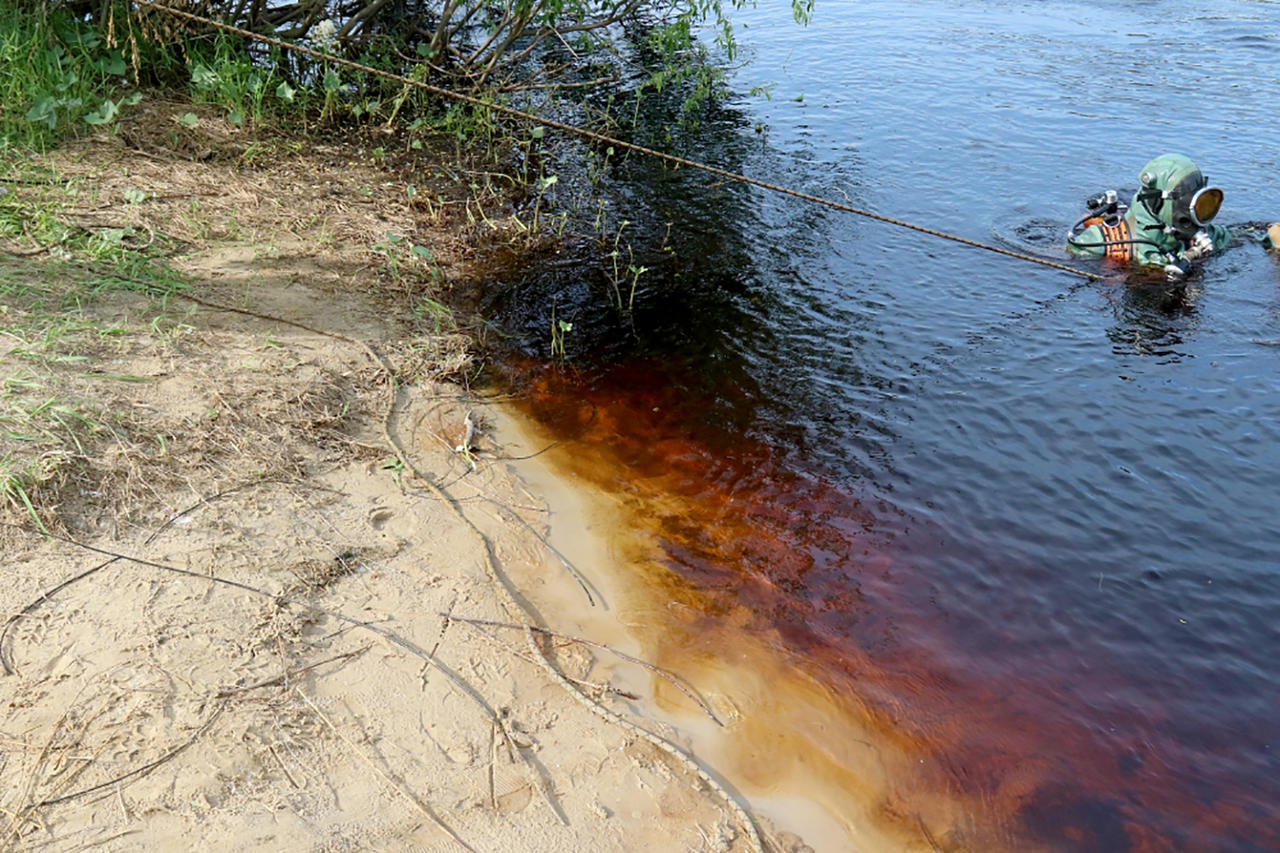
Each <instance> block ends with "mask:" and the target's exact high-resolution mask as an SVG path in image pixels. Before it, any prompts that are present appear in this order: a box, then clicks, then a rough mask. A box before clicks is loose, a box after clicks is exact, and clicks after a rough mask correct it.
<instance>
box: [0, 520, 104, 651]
mask: <svg viewBox="0 0 1280 853" xmlns="http://www.w3.org/2000/svg"><path fill="white" fill-rule="evenodd" d="M19 529H25V528H19ZM119 559H121V558H120V557H112V558H111V559H109V560H106V561H104V562H101V563H99V564H98V565H96V566H92V567H90V568H88V569H85V570H84V571H83V572H80V573H79V574H76V575H72V576H71V577H69V578H67V579H66V580H64V581H63V582H62V583H60V584H58V585H57V586H55V587H51V588H50V589H47V590H45V591H44V592H42V593H40V596H39V597H38V598H36V599H35V601H32V602H31V603H30V604H28V605H27V606H26V607H24V608H22V609H21V610H19V611H18V612H17V613H15V614H13V615H12V616H10V617H9V618H8V619H7V620H6V621H5V623H4V628H3V629H0V669H3V670H4V674H5V675H16V674H17V672H18V671H17V669H15V668H14V666H13V658H12V656H10V654H9V652H8V643H7V641H8V639H9V629H11V628H12V627H13V626H14V625H15V624H17V622H18V621H19V620H21V619H23V618H24V617H27V616H30V615H31V614H32V613H34V612H36V610H38V609H40V605H42V604H44V603H45V602H46V601H48V600H49V599H50V598H52V597H53V596H54V595H56V594H57V593H59V592H61V591H62V590H64V589H66V588H67V587H69V586H71V585H72V584H73V583H75V582H76V581H82V580H84V579H85V578H87V577H89V576H90V575H92V574H94V573H96V572H99V571H101V570H102V569H105V568H106V567H107V566H109V565H111V564H112V563H114V562H116V561H117V560H119Z"/></svg>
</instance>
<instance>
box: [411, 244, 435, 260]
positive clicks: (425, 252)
mask: <svg viewBox="0 0 1280 853" xmlns="http://www.w3.org/2000/svg"><path fill="white" fill-rule="evenodd" d="M413 253H414V254H415V255H417V256H418V257H420V258H422V259H423V260H424V261H429V260H431V258H432V257H433V255H432V254H431V250H430V249H428V248H427V247H426V246H414V247H413Z"/></svg>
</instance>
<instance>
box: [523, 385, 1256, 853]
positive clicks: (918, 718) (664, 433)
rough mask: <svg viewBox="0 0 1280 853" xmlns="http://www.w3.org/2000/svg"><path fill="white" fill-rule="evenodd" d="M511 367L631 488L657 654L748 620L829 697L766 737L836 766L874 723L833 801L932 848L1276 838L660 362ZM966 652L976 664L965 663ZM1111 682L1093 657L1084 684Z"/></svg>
mask: <svg viewBox="0 0 1280 853" xmlns="http://www.w3.org/2000/svg"><path fill="white" fill-rule="evenodd" d="M512 384H515V385H518V386H519V387H521V388H522V389H523V391H524V393H523V395H522V399H523V403H522V406H523V407H524V408H525V409H526V411H527V412H528V414H530V415H531V416H533V417H534V418H535V419H536V420H537V421H538V422H540V423H541V424H543V425H544V426H546V427H547V428H548V429H549V430H550V431H551V432H552V433H553V434H554V435H556V436H558V437H560V438H562V439H563V440H565V442H566V444H565V445H563V446H562V447H561V448H560V450H559V451H558V459H559V460H560V464H561V465H562V466H565V467H567V468H568V469H570V470H571V472H572V473H573V474H574V475H576V476H578V477H584V478H587V479H588V480H589V481H591V482H593V483H594V484H595V485H597V486H599V487H601V488H604V489H606V490H609V491H611V492H614V493H617V494H620V495H623V496H625V497H626V499H627V501H628V503H629V505H630V506H631V507H632V508H633V510H634V513H633V516H634V517H633V518H632V519H631V523H632V524H635V525H637V526H639V527H640V528H642V529H648V530H650V531H651V532H652V535H653V536H654V537H655V538H656V541H657V542H658V543H659V545H660V550H661V554H662V557H661V559H662V561H663V562H664V563H665V565H666V567H667V568H669V569H671V570H672V573H671V575H670V576H669V577H668V578H667V579H666V581H665V583H664V584H662V585H661V587H662V595H663V596H666V597H669V599H670V600H671V601H677V602H681V603H683V604H685V605H687V606H683V607H670V606H668V607H666V608H665V613H664V614H662V615H661V616H660V618H663V619H670V620H671V621H670V623H669V624H667V625H665V626H657V625H653V626H651V627H653V628H654V629H655V632H654V633H655V635H656V637H653V636H651V637H650V640H651V641H652V642H655V643H656V644H657V645H658V647H659V649H658V651H659V653H660V657H661V659H663V660H664V661H677V662H679V661H690V660H696V659H699V658H707V659H713V658H716V657H723V656H725V655H726V651H727V650H726V648H725V647H724V645H723V644H725V643H732V642H733V639H732V638H733V636H734V632H743V633H745V634H746V635H748V636H752V637H754V638H756V639H757V640H759V641H761V644H762V647H763V648H766V649H768V650H769V651H770V652H771V653H772V654H773V655H776V657H777V659H778V660H780V661H782V662H783V664H784V665H785V666H786V667H789V668H792V669H794V670H795V671H797V672H802V673H804V674H805V675H806V676H807V677H808V678H811V679H813V680H814V681H816V682H817V683H819V684H820V685H822V686H823V687H824V688H825V690H824V691H820V692H823V693H824V694H825V696H826V697H827V698H828V699H829V700H830V701H831V702H832V704H833V707H834V708H835V711H834V714H835V717H834V718H828V719H826V720H824V721H823V722H821V723H820V725H822V726H823V727H824V729H825V730H824V731H821V732H817V731H814V732H798V733H796V734H797V735H798V738H793V739H791V741H787V740H786V739H785V738H783V739H781V741H780V744H784V745H782V746H780V748H784V749H791V750H795V749H810V748H813V749H817V750H820V751H821V752H822V753H823V754H824V755H825V756H826V757H827V763H828V764H832V763H834V764H835V765H838V764H839V763H840V759H839V756H841V755H843V754H851V753H853V752H856V751H857V749H858V747H857V744H858V743H862V742H865V739H866V738H871V739H873V740H875V742H876V747H877V753H878V755H879V758H878V763H879V764H880V767H879V771H880V772H882V773H883V774H884V776H885V778H884V779H883V780H878V781H877V783H876V784H866V780H865V779H864V780H863V782H861V783H860V782H859V780H858V778H857V777H858V776H859V772H858V768H856V767H846V768H845V770H846V772H845V773H844V774H842V773H841V772H840V767H838V766H826V767H825V768H824V769H823V770H822V771H821V772H820V773H818V775H819V776H820V777H821V778H822V779H823V780H825V781H824V784H827V785H829V786H831V787H833V788H835V787H841V786H843V787H844V788H845V790H843V791H841V792H840V794H839V795H838V796H836V797H835V798H834V801H835V803H836V805H835V808H836V809H840V808H842V807H841V805H840V798H841V797H846V798H848V797H853V798H856V797H859V796H869V797H872V798H874V800H876V802H873V803H872V808H871V811H872V812H873V813H874V814H875V815H876V817H877V819H878V820H880V821H882V822H883V823H884V824H885V826H887V827H891V828H892V827H896V830H895V831H896V832H897V833H898V836H899V837H901V838H903V839H910V838H911V837H912V836H914V837H915V839H916V843H917V844H920V843H924V844H934V845H936V846H937V848H938V849H955V850H984V851H995V850H1019V851H1028V850H1063V851H1065V850H1071V851H1099V850H1130V851H1166V850H1171V849H1178V850H1196V851H1201V850H1202V851H1217V850H1247V849H1257V850H1264V849H1276V848H1277V847H1278V846H1280V834H1278V833H1277V831H1276V824H1275V822H1274V804H1273V803H1269V802H1265V801H1263V800H1261V799H1255V800H1253V801H1251V800H1250V798H1248V797H1247V796H1246V797H1242V796H1240V795H1239V794H1238V793H1235V792H1230V793H1227V794H1225V795H1224V792H1223V791H1222V790H1221V789H1219V788H1217V787H1216V786H1215V785H1214V784H1213V782H1212V781H1211V780H1209V779H1207V778H1206V780H1205V782H1204V784H1203V785H1201V786H1197V785H1194V784H1192V785H1171V784H1169V782H1168V780H1169V774H1170V773H1171V772H1173V773H1175V774H1176V775H1178V776H1181V775H1182V774H1183V773H1185V772H1186V771H1187V770H1189V769H1192V768H1194V767H1195V766H1196V763H1197V762H1198V761H1202V760H1203V759H1204V757H1205V755H1206V751H1205V744H1203V743H1199V742H1193V743H1187V744H1184V743H1182V742H1181V740H1180V739H1179V738H1178V737H1176V736H1174V735H1172V734H1170V735H1168V736H1166V737H1163V738H1161V739H1159V740H1156V739H1155V738H1154V737H1153V735H1152V732H1159V731H1161V730H1162V725H1163V723H1165V722H1166V721H1165V720H1164V719H1162V714H1161V711H1160V709H1159V708H1158V707H1150V708H1148V709H1147V710H1146V714H1147V715H1148V718H1147V719H1143V720H1139V721H1135V720H1126V719H1123V718H1117V719H1115V720H1113V721H1111V725H1110V726H1109V730H1099V729H1098V728H1096V727H1090V726H1087V725H1082V724H1081V723H1080V722H1079V716H1078V714H1077V713H1076V711H1077V707H1078V705H1079V703H1080V696H1079V695H1077V693H1076V691H1075V687H1076V685H1074V684H1073V683H1072V680H1071V678H1070V676H1069V674H1070V673H1071V672H1073V671H1078V669H1079V662H1078V661H1073V660H1070V659H1069V657H1070V655H1071V651H1070V650H1068V649H1065V648H1064V649H1062V650H1060V651H1059V650H1054V649H1052V648H1046V647H1043V646H1040V647H1036V648H1028V649H1027V652H1026V656H1025V658H1024V657H1023V656H1021V655H1018V653H1017V652H1016V650H1011V649H1008V648H1005V649H991V648H988V647H987V643H989V639H987V638H971V637H966V636H965V635H964V634H963V633H962V632H959V633H958V632H957V631H956V630H954V629H955V628H956V627H957V626H956V625H954V624H949V619H948V615H947V612H946V609H945V608H941V607H939V606H938V604H937V602H936V600H935V594H936V592H937V589H936V586H935V585H934V583H933V582H932V580H931V579H930V578H928V577H922V576H920V575H919V569H918V566H919V565H920V560H919V557H920V554H919V552H918V550H917V549H916V547H915V546H914V545H913V544H912V542H914V541H915V540H913V539H910V536H911V534H910V531H908V537H909V538H908V540H906V541H903V540H898V541H894V540H893V539H886V538H885V537H884V536H881V535H879V534H877V532H876V524H875V522H874V518H873V515H872V513H870V512H868V511H866V510H865V509H864V508H863V507H862V506H861V504H860V502H859V500H858V498H857V496H855V495H853V494H851V493H850V492H849V491H848V490H847V489H843V488H841V487H840V486H838V485H836V484H834V483H832V482H829V481H826V480H824V479H822V478H819V477H812V476H802V475H800V474H798V473H796V472H794V471H792V470H789V469H788V468H787V467H786V466H784V465H780V464H779V463H778V459H777V454H776V453H775V452H774V450H773V449H772V448H771V447H770V446H769V445H768V443H766V442H761V441H758V440H743V439H742V438H741V437H740V436H734V435H732V434H730V433H727V432H725V431H724V430H723V429H720V428H719V427H718V425H716V424H713V423H709V422H708V421H707V419H706V416H707V415H708V412H707V411H700V409H701V408H705V407H704V406H702V405H700V403H699V401H697V400H691V399H689V398H687V397H686V396H685V395H684V392H683V391H682V390H681V389H682V388H687V387H689V383H688V382H687V381H686V379H685V378H680V377H673V375H672V373H671V368H670V367H669V366H664V365H662V364H660V363H657V362H653V361H650V362H631V363H628V364H627V365H625V366H621V367H617V368H614V369H611V370H609V371H606V372H604V373H603V374H601V375H598V376H597V377H596V378H595V379H594V380H593V381H592V382H591V383H590V384H583V382H582V380H581V379H580V378H576V379H575V378H573V375H572V373H571V372H570V373H566V372H563V371H560V370H557V369H554V368H545V367H537V366H534V365H525V367H524V368H522V369H521V370H520V378H519V380H517V381H515V382H514V383H512ZM921 538H923V539H925V540H927V539H928V537H927V536H925V537H921ZM998 611H999V607H994V608H993V616H994V615H998ZM1010 642H1011V643H1015V644H1016V642H1017V641H1016V639H1014V638H1010ZM982 655H990V656H991V666H990V667H989V668H987V669H985V670H980V671H974V668H973V660H974V659H975V657H978V656H982ZM1010 655H1012V656H1013V657H1014V658H1015V659H1018V660H1019V665H1018V666H1017V667H1016V668H1015V667H1009V666H1008V659H1009V657H1010ZM760 668H761V669H762V671H763V670H767V669H768V667H767V666H764V665H761V666H760ZM1125 686H1126V682H1125V679H1124V678H1123V677H1122V676H1121V675H1120V674H1117V673H1114V672H1108V670H1107V668H1106V667H1105V666H1101V667H1098V668H1097V671H1096V672H1095V673H1094V676H1093V679H1092V681H1091V684H1090V685H1089V688H1088V690H1087V691H1086V693H1087V694H1089V695H1103V694H1105V693H1106V692H1107V691H1109V690H1118V691H1123V690H1124V689H1125ZM796 698H797V700H799V701H805V698H804V696H803V695H798V696H797V697H796ZM819 701H822V700H819ZM1086 701H1087V700H1086ZM777 722H778V724H781V725H786V724H787V721H786V720H780V721H777ZM802 725H803V724H802ZM766 727H767V722H766ZM1134 731H1143V732H1145V733H1146V734H1144V735H1143V736H1135V735H1133V734H1131V733H1132V732H1134ZM846 739H847V740H848V741H850V742H849V743H843V744H842V743H841V741H842V740H846ZM797 740H799V741H807V742H808V745H807V746H805V747H796V745H795V742H796V741H797ZM788 743H789V745H785V744H788ZM758 763H759V767H758V773H759V774H760V775H761V777H767V775H768V774H769V773H772V772H776V765H777V762H776V761H774V760H772V759H771V758H770V757H768V756H760V757H759V758H758ZM745 764H746V765H747V771H746V772H747V774H748V776H750V775H751V770H750V767H749V765H750V764H751V762H750V761H749V760H748V761H746V762H745ZM814 772H815V773H817V772H818V771H816V770H815V771H814ZM862 775H865V774H862ZM757 781H762V782H763V781H765V780H764V778H761V779H759V780H757ZM881 781H882V783H883V786H884V787H880V785H881ZM863 807H865V804H863ZM849 808H850V810H851V811H852V807H849ZM921 839H923V842H921ZM909 843H910V842H909V841H905V840H904V841H903V844H904V845H907V844H909ZM904 849H905V848H904ZM921 849H928V848H927V847H922V848H921Z"/></svg>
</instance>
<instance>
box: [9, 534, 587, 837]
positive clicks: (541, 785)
mask: <svg viewBox="0 0 1280 853" xmlns="http://www.w3.org/2000/svg"><path fill="white" fill-rule="evenodd" d="M4 526H5V527H9V528H12V529H15V530H21V531H22V532H24V533H26V534H27V535H30V536H35V535H45V534H36V533H34V532H33V531H31V530H28V529H27V528H25V527H22V526H20V525H16V524H5V525H4ZM47 538H50V539H56V540H58V541H60V542H66V543H68V544H71V545H74V546H76V547H77V548H82V549H84V550H86V551H92V552H94V553H96V554H102V555H104V556H107V557H114V558H116V559H121V560H127V561H129V562H131V563H136V564H138V565H142V566H150V567H151V568H153V569H159V570H160V571H164V572H170V573H172V574H175V575H182V576H183V577H189V578H194V579H196V580H199V581H204V582H206V583H213V584H220V585H222V586H229V587H232V588H233V589H240V590H244V591H245V592H249V593H252V594H254V595H258V596H261V597H263V598H269V599H271V600H272V601H274V602H276V603H277V604H278V605H280V606H288V607H297V608H300V609H302V610H304V611H307V612H309V613H313V614H318V615H321V616H327V617H329V618H330V619H334V620H336V621H338V622H342V623H344V624H347V625H350V626H352V627H356V628H361V629H363V630H365V631H369V632H370V633H373V634H377V635H378V636H379V637H382V638H383V639H384V640H386V641H388V642H390V643H391V644H393V645H395V646H397V647H399V648H400V649H401V650H403V651H406V652H408V653H409V654H411V655H414V656H415V657H419V658H421V659H422V660H424V661H427V662H428V663H430V664H431V665H433V666H435V668H436V669H437V670H438V671H439V672H440V673H442V674H443V675H444V676H445V678H447V679H448V680H449V683H450V684H452V685H453V686H454V688H455V689H457V691H458V692H459V693H461V694H462V695H463V696H466V697H467V698H468V699H470V700H471V701H472V703H473V704H475V705H476V707H478V708H479V709H480V711H481V712H482V713H483V714H484V715H485V716H486V717H487V718H488V719H489V720H490V721H491V722H493V723H494V724H495V725H497V726H502V721H501V719H500V717H499V715H498V714H497V713H495V712H494V710H493V708H491V707H490V706H489V703H488V701H487V700H486V699H485V698H484V697H483V696H481V695H480V694H479V693H478V692H476V690H475V688H473V687H472V686H471V685H470V684H468V683H467V682H465V681H464V680H462V678H461V676H459V675H458V674H457V673H455V672H453V671H452V670H450V669H449V668H448V667H447V666H444V665H443V664H442V663H441V662H440V660H439V659H438V658H436V657H435V656H434V655H432V654H431V653H430V652H428V651H426V650H425V649H422V648H420V647H418V646H417V645H416V644H414V643H413V642H411V641H409V640H406V639H405V638H404V637H401V636H400V635H399V634H396V633H395V632H393V631H389V630H387V629H386V628H382V627H379V626H377V625H374V624H373V623H371V622H368V621H365V620H361V619H356V618H355V617H353V616H348V615H347V614H345V613H342V612H340V611H337V610H330V609H329V608H327V607H320V606H319V605H316V604H312V603H310V602H307V601H301V600H299V599H296V598H291V597H290V596H288V595H278V594H276V593H272V592H268V591H267V590H265V589H261V588H259V587H256V586H253V585H251V584H247V583H241V582H240V581H233V580H230V579H228V578H223V577H219V576H217V575H211V574H202V573H200V572H193V571H190V570H188V569H180V568H178V567H177V566H170V565H166V564H164V563H159V562H156V561H155V560H147V559H144V558H142V557H134V556H130V555H128V554H120V553H117V552H114V551H108V550H106V549H104V548H98V547H96V546H94V545H89V544H87V543H85V542H78V541H76V540H75V539H72V538H70V537H68V536H62V535H60V534H56V533H50V534H47ZM223 701H226V700H223ZM504 731H505V729H504ZM517 754H518V755H519V757H520V759H521V760H522V761H523V762H524V765H525V768H526V769H527V770H528V771H529V775H530V780H531V782H532V784H533V785H534V787H535V788H537V790H538V792H539V793H541V794H542V796H543V799H544V800H546V801H547V804H548V805H549V806H550V808H551V811H552V813H553V814H554V815H555V817H556V819H557V820H558V821H560V822H561V823H565V824H567V823H568V820H567V819H566V818H565V816H564V815H563V814H562V813H561V811H560V809H559V808H558V807H557V806H556V805H555V801H554V799H553V797H552V796H551V794H550V792H549V791H548V789H547V786H546V784H545V782H544V780H543V778H542V773H541V772H540V770H539V768H538V766H537V765H536V764H535V763H534V760H533V759H532V758H531V757H530V756H529V755H528V753H527V752H525V751H524V750H517Z"/></svg>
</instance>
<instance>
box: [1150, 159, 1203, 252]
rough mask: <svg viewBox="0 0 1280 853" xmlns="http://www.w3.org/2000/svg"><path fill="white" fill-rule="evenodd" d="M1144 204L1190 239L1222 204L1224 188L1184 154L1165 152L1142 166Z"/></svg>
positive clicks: (1169, 227) (1168, 227)
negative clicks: (1212, 184) (1207, 176)
mask: <svg viewBox="0 0 1280 853" xmlns="http://www.w3.org/2000/svg"><path fill="white" fill-rule="evenodd" d="M1138 181H1139V182H1140V183H1141V184H1142V189H1140V190H1138V194H1137V195H1136V196H1134V204H1135V205H1137V204H1142V205H1143V206H1144V207H1146V209H1147V211H1148V212H1150V214H1151V215H1152V216H1153V217H1154V218H1155V219H1157V220H1159V221H1160V222H1161V223H1162V224H1163V225H1164V226H1165V228H1166V229H1167V230H1169V231H1171V232H1173V233H1174V234H1177V235H1178V236H1179V237H1181V238H1182V239H1184V240H1190V239H1191V237H1192V236H1194V235H1195V233H1196V232H1197V231H1199V230H1200V229H1201V228H1204V227H1205V226H1206V225H1208V224H1209V222H1210V221H1211V220H1212V219H1213V217H1215V216H1217V215H1218V209H1219V208H1220V207H1222V190H1220V189H1218V188H1217V187H1214V186H1210V185H1209V182H1208V180H1206V179H1205V176H1204V175H1203V174H1201V172H1200V167H1199V166H1197V165H1196V164H1195V163H1194V162H1192V160H1191V158H1190V157H1186V156H1184V155H1182V154H1161V155H1160V156H1159V157H1157V158H1155V159H1154V160H1152V161H1151V162H1150V163H1148V164H1147V165H1146V166H1144V167H1143V168H1142V174H1141V175H1139V176H1138Z"/></svg>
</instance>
